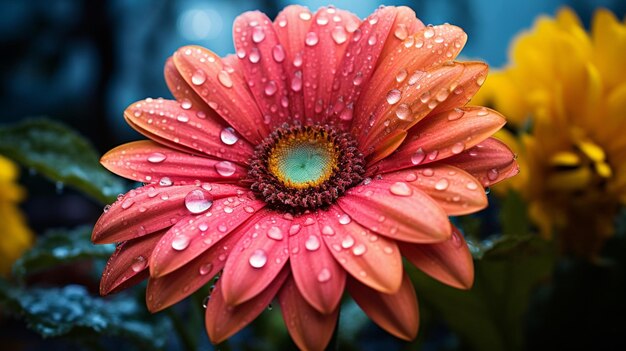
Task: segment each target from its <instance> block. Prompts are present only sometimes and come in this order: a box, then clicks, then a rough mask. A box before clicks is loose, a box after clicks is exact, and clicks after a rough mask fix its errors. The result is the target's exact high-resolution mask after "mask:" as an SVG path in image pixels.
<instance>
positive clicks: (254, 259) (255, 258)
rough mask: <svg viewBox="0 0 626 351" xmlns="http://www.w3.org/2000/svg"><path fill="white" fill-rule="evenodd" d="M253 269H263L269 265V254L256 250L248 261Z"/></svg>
mask: <svg viewBox="0 0 626 351" xmlns="http://www.w3.org/2000/svg"><path fill="white" fill-rule="evenodd" d="M248 263H250V265H251V266H252V267H253V268H261V267H263V266H265V264H266V263H267V254H266V253H265V251H264V250H262V249H256V250H254V252H253V253H252V255H251V256H250V258H249V259H248Z"/></svg>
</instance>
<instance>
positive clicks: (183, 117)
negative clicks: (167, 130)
mask: <svg viewBox="0 0 626 351" xmlns="http://www.w3.org/2000/svg"><path fill="white" fill-rule="evenodd" d="M176 120H177V121H178V122H181V123H187V122H189V116H187V114H185V113H181V114H180V115H178V116H176Z"/></svg>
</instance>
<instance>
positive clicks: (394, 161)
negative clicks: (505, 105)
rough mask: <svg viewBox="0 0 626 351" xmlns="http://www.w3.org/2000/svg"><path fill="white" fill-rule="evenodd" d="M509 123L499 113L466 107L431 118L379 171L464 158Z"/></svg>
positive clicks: (414, 132) (382, 163) (413, 131)
mask: <svg viewBox="0 0 626 351" xmlns="http://www.w3.org/2000/svg"><path fill="white" fill-rule="evenodd" d="M505 123H506V120H505V119H504V117H502V116H501V115H500V114H499V113H498V112H496V111H493V110H490V109H487V108H484V107H463V108H457V109H453V110H450V111H446V112H444V113H440V114H437V115H434V116H429V117H428V118H425V119H424V120H423V121H421V122H420V123H418V124H417V125H415V126H414V127H413V128H411V130H409V135H408V136H407V139H406V141H405V143H404V144H402V145H401V146H400V147H399V148H398V150H397V152H395V153H394V154H392V155H391V156H389V157H387V158H386V159H384V160H382V161H381V162H380V163H379V164H377V165H376V166H375V167H376V168H375V169H376V171H377V172H378V173H386V172H390V171H394V170H398V169H403V168H408V167H414V166H417V165H425V164H427V163H430V162H433V161H436V160H443V159H445V158H447V157H450V156H453V155H457V154H460V153H461V152H463V151H465V150H466V149H469V148H471V147H473V146H474V145H477V144H479V143H480V142H482V141H483V140H485V139H487V138H488V137H489V136H491V135H492V134H493V133H495V132H496V131H497V130H498V129H500V128H502V126H503V125H504V124H505ZM481 159H484V157H481Z"/></svg>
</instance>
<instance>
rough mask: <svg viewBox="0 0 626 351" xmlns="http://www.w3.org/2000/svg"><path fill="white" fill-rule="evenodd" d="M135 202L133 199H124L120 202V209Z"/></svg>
mask: <svg viewBox="0 0 626 351" xmlns="http://www.w3.org/2000/svg"><path fill="white" fill-rule="evenodd" d="M134 203H135V201H133V199H126V200H124V201H123V202H122V209H124V210H125V209H127V208H129V207H130V206H132V205H133V204H134Z"/></svg>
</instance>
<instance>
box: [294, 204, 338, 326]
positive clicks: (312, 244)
mask: <svg viewBox="0 0 626 351" xmlns="http://www.w3.org/2000/svg"><path fill="white" fill-rule="evenodd" d="M289 234H290V236H289V261H290V262H291V272H292V273H293V278H294V280H295V282H296V285H297V286H298V288H299V289H300V293H301V294H302V296H303V297H304V299H306V301H307V302H308V303H309V304H310V305H311V306H313V307H314V308H315V309H317V310H318V311H319V312H321V313H325V314H328V313H331V312H333V311H334V310H335V309H336V308H337V306H338V305H339V302H340V301H341V296H342V295H343V290H344V287H345V283H346V272H345V271H344V269H343V268H342V267H341V266H340V265H339V264H338V263H337V261H335V259H334V258H333V255H332V254H331V253H330V252H329V251H328V248H327V247H326V245H324V242H323V239H322V237H321V233H320V227H319V226H318V224H317V218H316V217H315V216H314V215H304V216H301V217H299V218H296V219H295V220H294V222H293V224H292V225H291V227H290V228H289Z"/></svg>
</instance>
